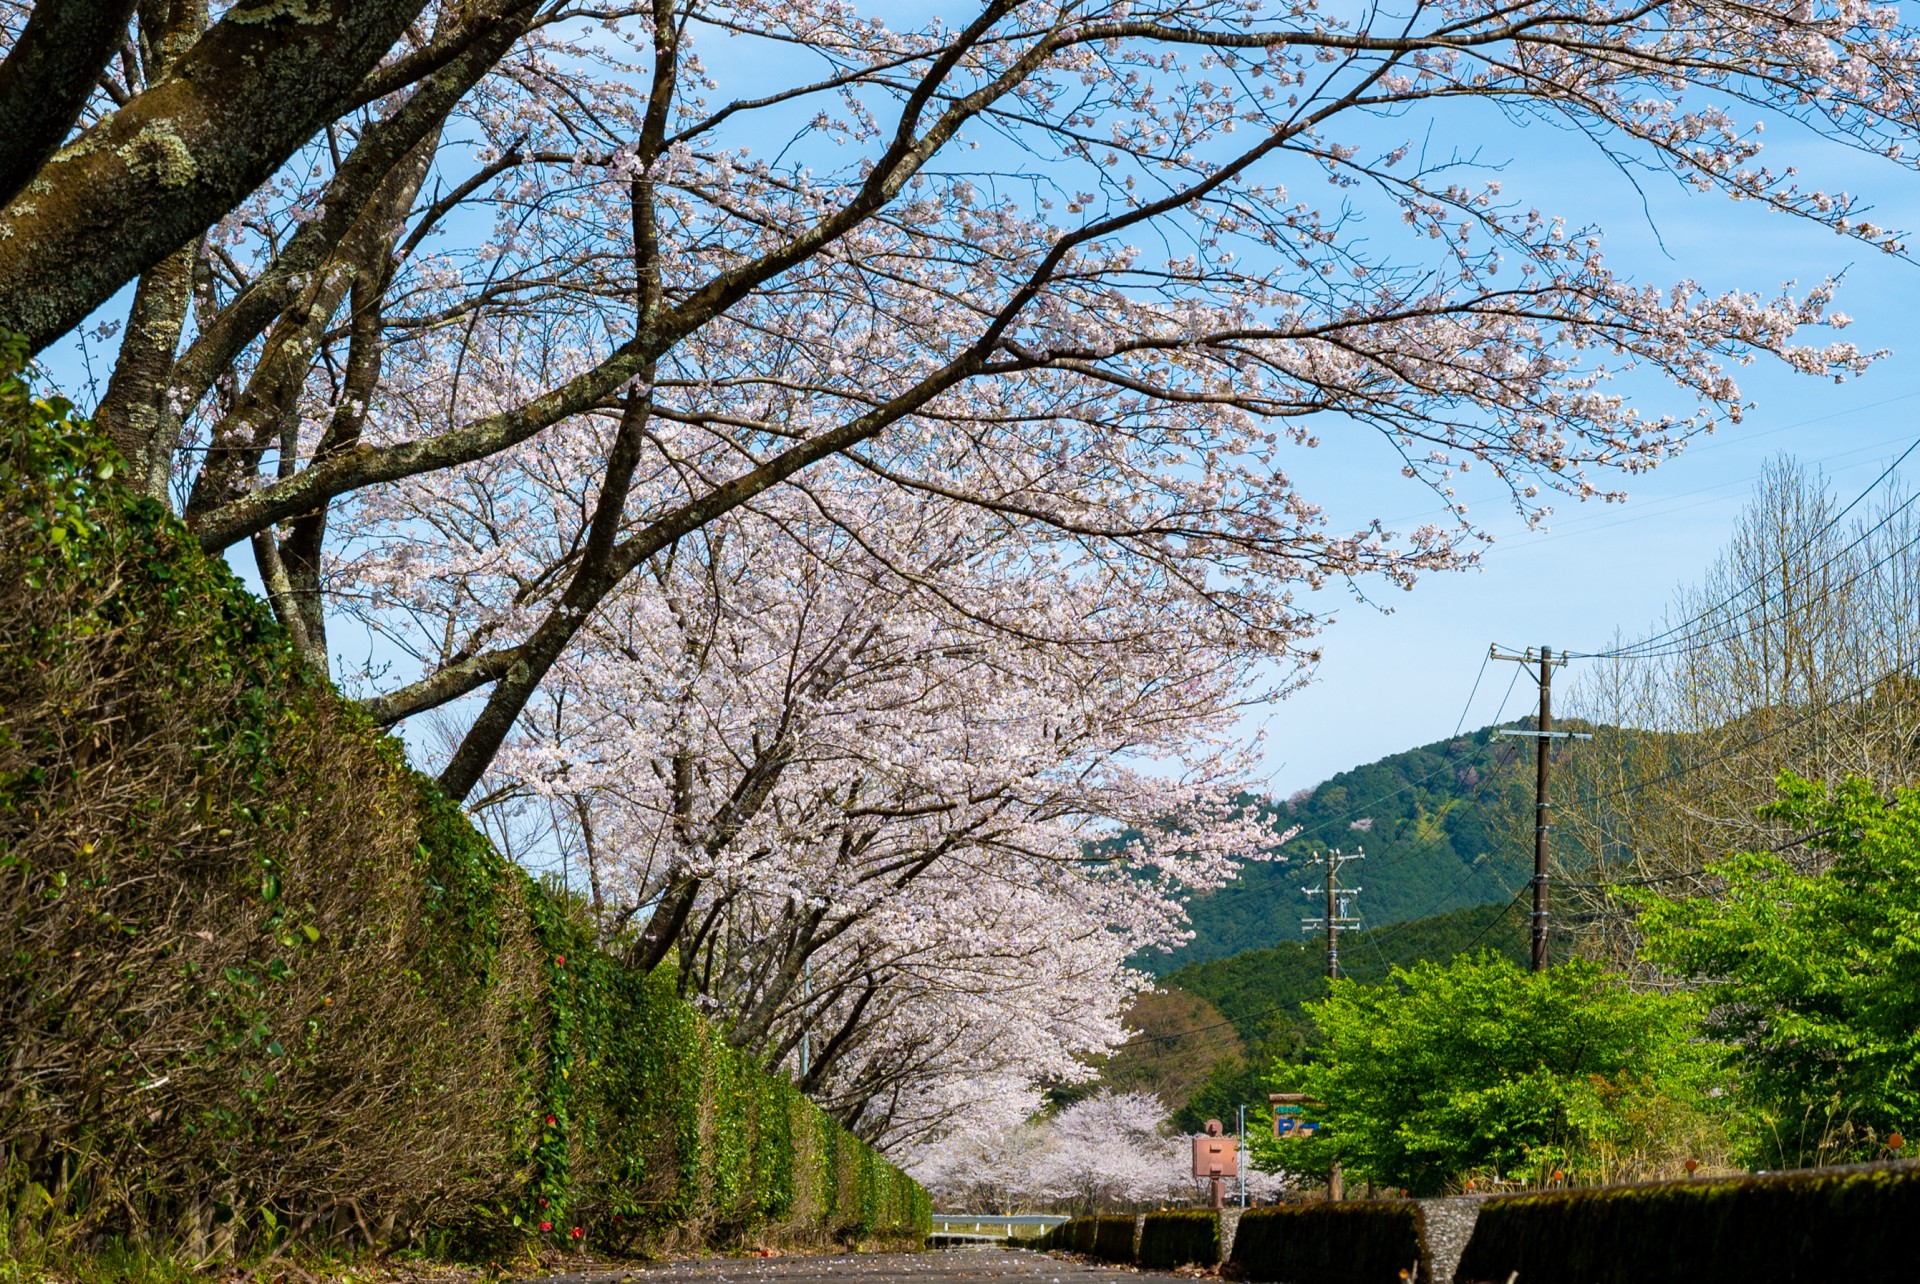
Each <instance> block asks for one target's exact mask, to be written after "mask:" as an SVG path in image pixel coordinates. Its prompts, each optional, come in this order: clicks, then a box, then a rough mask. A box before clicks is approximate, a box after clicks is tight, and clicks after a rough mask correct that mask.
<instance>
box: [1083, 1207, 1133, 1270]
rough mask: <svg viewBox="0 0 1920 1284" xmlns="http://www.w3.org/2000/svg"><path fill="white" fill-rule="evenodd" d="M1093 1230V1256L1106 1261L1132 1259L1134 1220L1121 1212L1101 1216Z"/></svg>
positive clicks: (1128, 1260)
mask: <svg viewBox="0 0 1920 1284" xmlns="http://www.w3.org/2000/svg"><path fill="white" fill-rule="evenodd" d="M1098 1221H1099V1224H1098V1225H1097V1226H1095V1227H1094V1230H1093V1248H1092V1249H1091V1250H1090V1251H1091V1252H1092V1254H1093V1256H1095V1257H1097V1258H1100V1259H1101V1260H1102V1261H1107V1262H1131V1261H1132V1260H1133V1251H1134V1250H1133V1239H1134V1234H1133V1233H1134V1230H1135V1226H1134V1220H1133V1218H1132V1217H1131V1216H1128V1215H1126V1214H1121V1215H1119V1216H1115V1217H1101V1218H1099V1219H1098Z"/></svg>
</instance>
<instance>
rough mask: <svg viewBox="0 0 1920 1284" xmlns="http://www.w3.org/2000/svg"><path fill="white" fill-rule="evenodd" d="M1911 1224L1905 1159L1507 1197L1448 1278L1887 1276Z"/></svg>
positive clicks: (1862, 1280)
mask: <svg viewBox="0 0 1920 1284" xmlns="http://www.w3.org/2000/svg"><path fill="white" fill-rule="evenodd" d="M1915 1226H1920V1169H1916V1167H1915V1166H1914V1165H1912V1164H1903V1165H1898V1166H1877V1167H1871V1168H1866V1167H1862V1168H1853V1169H1838V1170H1827V1171H1822V1172H1795V1173H1775V1174H1768V1175H1766V1176H1756V1177H1736V1178H1729V1179H1720V1180H1701V1181H1677V1182H1663V1183H1659V1184H1651V1185H1644V1186H1616V1187H1609V1188H1604V1189H1602V1188H1596V1189H1587V1190H1572V1191H1566V1192H1557V1193H1552V1194H1537V1195H1514V1196H1507V1197H1504V1198H1500V1199H1490V1200H1488V1201H1486V1203H1485V1204H1483V1205H1482V1206H1481V1209H1480V1220H1479V1222H1478V1223H1477V1224H1476V1225H1475V1227H1474V1230H1473V1238H1472V1239H1470V1240H1469V1241H1468V1242H1467V1250H1466V1253H1465V1254H1464V1255H1463V1256H1462V1257H1461V1260H1460V1266H1459V1269H1458V1270H1456V1271H1455V1273H1454V1278H1455V1279H1456V1280H1460V1281H1462V1284H1466V1282H1468V1281H1472V1282H1474V1284H1478V1282H1479V1281H1493V1282H1495V1284H1504V1281H1506V1280H1507V1279H1509V1278H1510V1277H1511V1275H1512V1273H1513V1272H1514V1271H1518V1272H1519V1273H1520V1278H1521V1279H1523V1280H1540V1281H1551V1280H1581V1281H1583V1282H1584V1284H1666V1282H1667V1281H1672V1282H1673V1284H1681V1281H1687V1282H1688V1284H1693V1282H1695V1281H1700V1280H1801V1281H1808V1282H1810V1284H1817V1282H1818V1281H1827V1280H1831V1281H1839V1280H1845V1281H1847V1282H1848V1284H1880V1282H1881V1281H1886V1282H1887V1284H1892V1282H1893V1281H1895V1280H1907V1279H1911V1278H1912V1275H1913V1228H1914V1227H1915ZM1242 1233H1243V1234H1244V1231H1243V1232H1242Z"/></svg>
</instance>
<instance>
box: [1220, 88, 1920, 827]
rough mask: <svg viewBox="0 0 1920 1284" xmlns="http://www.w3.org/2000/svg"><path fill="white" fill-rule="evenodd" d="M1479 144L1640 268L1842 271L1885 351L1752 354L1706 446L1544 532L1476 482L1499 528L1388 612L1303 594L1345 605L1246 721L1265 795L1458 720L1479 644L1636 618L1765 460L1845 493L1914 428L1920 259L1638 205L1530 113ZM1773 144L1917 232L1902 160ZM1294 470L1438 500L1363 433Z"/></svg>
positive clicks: (1482, 691) (1525, 696)
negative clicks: (1881, 354)
mask: <svg viewBox="0 0 1920 1284" xmlns="http://www.w3.org/2000/svg"><path fill="white" fill-rule="evenodd" d="M1783 132H1784V131H1783ZM1488 148H1489V150H1490V151H1495V152H1499V153H1501V154H1505V155H1510V156H1511V157H1512V158H1513V160H1512V163H1511V164H1510V165H1508V167H1507V168H1506V170H1505V172H1504V174H1503V178H1504V180H1505V183H1506V187H1507V189H1508V191H1510V192H1515V193H1517V194H1519V195H1521V197H1522V199H1525V200H1528V201H1530V202H1535V203H1538V204H1540V205H1541V206H1542V207H1543V208H1552V209H1553V210H1554V211H1555V212H1559V213H1565V214H1567V215H1568V216H1569V221H1570V222H1577V221H1579V220H1580V219H1581V218H1582V217H1590V218H1594V219H1596V220H1597V221H1599V222H1600V223H1601V224H1602V225H1603V227H1604V229H1605V231H1606V234H1607V239H1606V244H1607V247H1608V258H1609V262H1610V263H1611V264H1612V265H1613V267H1614V268H1615V270H1616V271H1620V272H1623V273H1625V274H1628V275H1631V276H1632V277H1634V278H1635V279H1637V280H1641V281H1652V282H1667V281H1672V280H1674V279H1677V278H1680V277H1692V278H1694V279H1697V280H1699V281H1701V282H1702V283H1703V284H1706V285H1709V286H1712V287H1716V288H1749V289H1753V290H1756V291H1760V292H1768V291H1771V290H1773V289H1775V288H1777V287H1778V286H1779V285H1780V284H1781V283H1782V282H1784V281H1788V280H1795V281H1798V282H1801V283H1803V284H1804V283H1807V282H1813V281H1818V280H1820V279H1822V278H1824V277H1826V276H1827V275H1829V274H1841V273H1844V274H1845V280H1844V283H1843V285H1842V288H1841V291H1840V296H1839V299H1838V302H1837V305H1836V306H1837V307H1838V310H1839V311H1842V312H1844V313H1847V314H1849V315H1851V316H1852V317H1854V318H1855V321H1854V324H1853V326H1852V327H1850V328H1849V329H1848V330H1846V331H1845V332H1844V335H1843V336H1842V337H1845V338H1849V339H1851V340H1853V341H1854V342H1856V343H1858V344H1859V345H1860V346H1861V347H1863V348H1868V349H1878V348H1887V349H1891V355H1889V356H1888V357H1887V358H1886V359H1884V360H1883V361H1881V362H1880V363H1879V364H1878V365H1877V366H1876V367H1875V368H1874V369H1873V370H1872V371H1871V372H1869V373H1868V374H1867V375H1866V376H1864V377H1862V378H1860V379H1857V380H1853V381H1850V382H1848V383H1846V384H1842V385H1835V384H1834V383H1832V382H1831V381H1830V380H1819V379H1812V378H1808V377H1806V376H1800V375H1793V374H1790V373H1788V372H1786V371H1784V370H1783V369H1781V368H1779V367H1778V366H1777V364H1776V365H1772V366H1768V365H1755V366H1752V367H1749V368H1747V369H1746V370H1744V371H1742V372H1740V376H1739V377H1740V382H1741V385H1742V389H1743V391H1745V392H1746V393H1747V395H1748V397H1749V399H1750V400H1751V401H1753V402H1754V403H1756V404H1755V405H1754V408H1753V409H1752V410H1751V411H1750V412H1749V413H1748V414H1747V416H1746V419H1745V422H1744V423H1742V424H1741V425H1739V426H1737V427H1732V428H1727V429H1723V430H1721V431H1720V432H1718V433H1716V434H1715V435H1713V436H1711V437H1703V438H1700V439H1698V440H1697V441H1696V442H1695V443H1694V444H1693V445H1692V446H1691V447H1690V448H1689V449H1688V450H1687V451H1686V452H1685V453H1684V454H1682V455H1681V456H1680V457H1679V458H1677V459H1675V460H1673V461H1671V462H1669V463H1667V464H1666V465H1664V466H1662V467H1661V468H1659V469H1657V470H1655V471H1654V472H1652V473H1650V474H1645V475H1643V476H1641V477H1639V478H1637V479H1625V485H1626V489H1627V490H1628V491H1629V495H1630V498H1629V500H1628V501H1627V502H1626V503H1625V504H1616V505H1602V504H1599V503H1587V504H1578V503H1573V502H1570V501H1566V502H1562V503H1561V504H1560V505H1559V506H1558V510H1557V512H1556V513H1555V515H1554V516H1553V518H1552V519H1550V521H1549V523H1548V526H1547V528H1546V529H1544V530H1542V531H1540V532H1528V531H1527V530H1526V529H1525V527H1524V525H1523V524H1522V523H1521V522H1520V521H1519V520H1518V519H1517V518H1515V517H1513V516H1511V514H1510V512H1509V511H1506V510H1503V509H1502V508H1501V506H1500V503H1499V501H1498V498H1497V497H1496V496H1493V495H1491V494H1483V495H1482V496H1481V497H1480V499H1479V502H1478V503H1477V504H1475V507H1474V513H1475V515H1476V516H1477V517H1479V518H1480V519H1482V520H1483V521H1484V522H1485V523H1486V526H1487V528H1488V529H1489V530H1490V531H1491V532H1492V533H1494V534H1495V535H1496V536H1497V537H1498V538H1497V541H1496V542H1495V544H1494V545H1493V546H1492V547H1491V548H1490V549H1488V550H1487V552H1486V554H1485V557H1484V565H1483V567H1482V568H1481V569H1480V570H1478V571H1469V572H1465V573H1460V574H1454V575H1446V576H1435V577H1430V578H1428V579H1427V580H1425V581H1423V582H1422V583H1421V584H1420V585H1418V586H1417V587H1416V588H1415V589H1414V590H1413V591H1412V592H1411V593H1402V592H1399V591H1397V590H1389V591H1387V593H1386V594H1385V595H1384V596H1381V595H1376V596H1375V599H1374V600H1375V602H1376V603H1377V604H1378V605H1379V606H1384V607H1390V608H1391V613H1390V614H1389V613H1383V612H1382V611H1381V610H1378V609H1376V608H1375V607H1373V606H1368V605H1365V604H1362V603H1358V602H1352V601H1345V602H1343V601H1341V600H1340V599H1341V598H1342V597H1344V596H1345V595H1346V594H1345V590H1344V589H1342V588H1330V589H1327V590H1324V591H1323V592H1321V593H1319V594H1316V595H1309V599H1310V603H1311V604H1312V605H1314V606H1316V607H1317V608H1319V609H1329V608H1336V607H1337V608H1338V619H1337V622H1336V623H1335V624H1334V625H1333V626H1332V627H1331V628H1329V629H1328V630H1327V631H1326V633H1325V634H1324V635H1323V638H1322V641H1323V644H1324V647H1325V654H1326V658H1325V661H1324V663H1323V664H1322V665H1321V666H1320V668H1319V670H1318V673H1317V675H1316V678H1315V681H1314V683H1313V685H1312V686H1310V687H1309V688H1307V689H1306V690H1304V691H1301V692H1299V693H1297V694H1295V695H1294V696H1292V697H1291V698H1289V699H1287V700H1285V701H1284V702H1281V703H1278V704H1275V705H1273V706H1270V707H1268V708H1266V709H1264V710H1261V711H1259V712H1257V713H1255V714H1253V715H1252V716H1250V717H1249V720H1248V721H1249V725H1250V726H1258V727H1262V728H1264V729H1265V731H1266V734H1267V737H1268V744H1267V748H1266V758H1265V767H1266V770H1267V772H1268V783H1269V785H1270V787H1271V789H1272V790H1273V791H1274V792H1275V793H1277V794H1281V795H1285V794H1287V793H1290V792H1292V791H1293V790H1295V789H1298V788H1302V787H1305V786H1307V785H1311V784H1314V783H1316V782H1318V781H1321V780H1324V779H1325V778H1326V777H1327V776H1329V775H1331V774H1333V773H1334V772H1336V771H1341V770H1344V769H1346V768H1349V767H1353V766H1356V765H1358V764H1361V763H1365V762H1370V761H1372V760H1374V759H1376V758H1379V757H1381V756H1383V755H1385V754H1389V753H1393V752H1395V751H1398V750H1401V749H1406V748H1410V747H1412V746H1415V745H1420V744H1426V743H1430V742H1432V741H1434V740H1438V739H1442V738H1444V737H1446V736H1448V735H1450V734H1452V732H1453V730H1454V727H1455V726H1456V725H1458V724H1459V723H1460V721H1461V716H1462V711H1463V709H1464V708H1465V706H1466V702H1467V696H1468V692H1469V690H1470V689H1471V688H1472V686H1473V683H1474V678H1475V674H1476V672H1477V671H1478V670H1479V668H1480V664H1481V659H1482V657H1484V656H1485V654H1486V651H1487V646H1488V644H1489V643H1491V642H1498V643H1500V644H1502V646H1503V647H1522V646H1533V645H1539V644H1542V643H1544V644H1548V645H1551V646H1553V647H1554V648H1555V649H1556V650H1559V649H1565V648H1572V649H1576V650H1579V649H1592V648H1597V647H1599V646H1601V645H1604V644H1605V643H1606V642H1607V641H1608V640H1609V639H1610V638H1611V637H1612V635H1613V633H1614V630H1615V629H1616V627H1618V628H1621V629H1624V630H1625V631H1627V632H1628V633H1629V634H1631V633H1633V632H1636V631H1639V630H1643V629H1644V628H1645V627H1646V626H1647V625H1648V624H1649V623H1650V622H1652V621H1653V620H1655V619H1656V618H1657V617H1658V616H1659V615H1660V613H1661V611H1662V609H1663V608H1664V606H1665V605H1666V603H1667V601H1668V600H1669V599H1670V597H1671V595H1672V593H1673V591H1674V590H1675V589H1676V588H1677V587H1679V586H1681V585H1683V584H1686V583H1688V582H1690V581H1692V580H1694V579H1696V578H1697V577H1698V576H1699V574H1700V573H1701V571H1703V570H1704V569H1705V568H1706V566H1707V565H1708V564H1709V563H1710V562H1711V561H1712V560H1713V557H1714V555H1715V553H1716V552H1717V551H1718V549H1719V548H1720V546H1721V544H1722V542H1723V541H1724V539H1725V538H1726V536H1727V534H1728V533H1729V531H1730V529H1731V526H1732V524H1733V521H1734V519H1735V517H1736V516H1737V514H1738V513H1739V510H1740V508H1741V505H1742V504H1743V503H1744V501H1745V500H1746V499H1747V498H1748V496H1749V494H1750V493H1751V490H1752V487H1753V484H1754V482H1755V481H1756V480H1757V477H1758V474H1759V473H1760V471H1761V469H1762V467H1763V466H1764V465H1765V464H1766V463H1767V461H1768V460H1770V459H1772V458H1774V457H1776V456H1778V455H1781V454H1791V455H1794V456H1796V457H1798V458H1799V459H1800V460H1802V461H1803V462H1806V463H1809V464H1818V465H1819V466H1820V467H1821V469H1822V470H1823V471H1824V472H1825V473H1826V474H1827V475H1828V477H1829V478H1831V480H1832V483H1833V487H1834V489H1835V491H1836V492H1838V493H1840V494H1842V495H1843V496H1845V497H1847V498H1851V497H1852V496H1853V495H1854V494H1855V493H1857V492H1858V491H1860V490H1861V489H1863V488H1865V487H1866V486H1868V485H1869V484H1870V483H1871V482H1872V481H1873V480H1874V479H1875V477H1876V476H1878V475H1879V473H1880V472H1881V470H1883V469H1884V468H1885V467H1886V466H1887V464H1889V463H1890V462H1891V461H1892V460H1893V459H1894V458H1895V457H1896V456H1898V455H1899V454H1900V452H1901V451H1903V450H1904V449H1905V448H1906V447H1907V446H1908V445H1909V444H1911V443H1912V442H1913V440H1914V439H1915V437H1916V436H1920V365H1916V360H1915V359H1916V357H1920V322H1916V319H1915V315H1914V308H1913V303H1912V301H1913V298H1914V296H1915V293H1916V290H1920V265H1915V264H1911V263H1906V262H1903V261H1900V260H1896V259H1892V258H1889V257H1886V256H1883V255H1875V254H1873V253H1872V252H1871V251H1867V250H1863V249H1862V248H1860V247H1858V246H1856V245H1854V244H1852V243H1850V242H1846V241H1843V240H1842V239H1841V238H1839V237H1837V236H1836V235H1834V234H1833V233H1832V232H1830V231H1824V230H1822V229H1820V228H1817V227H1813V226H1809V225H1804V224H1799V223H1796V222H1794V221H1791V220H1788V219H1785V218H1782V217H1779V216H1777V215H1768V214H1765V213H1763V212H1762V211H1760V210H1758V209H1756V208H1755V207H1753V206H1751V205H1739V204H1732V203H1729V202H1728V201H1726V200H1724V199H1722V198H1719V197H1714V196H1703V195H1693V194H1687V193H1683V192H1681V191H1679V190H1678V189H1677V188H1676V186H1675V185H1674V184H1673V183H1672V182H1671V180H1666V181H1661V180H1657V179H1655V180H1650V181H1646V182H1643V183H1642V185H1641V186H1642V191H1643V192H1644V194H1645V203H1644V206H1643V204H1642V198H1641V193H1639V192H1636V191H1635V190H1634V188H1633V186H1632V185H1631V184H1629V183H1628V181H1627V180H1626V179H1625V178H1624V177H1623V176H1621V175H1619V174H1618V173H1616V172H1614V171H1612V170H1610V169H1609V168H1608V167H1606V166H1605V165H1602V164H1599V163H1596V161H1595V158H1594V157H1593V155H1592V153H1591V152H1590V151H1585V150H1584V149H1583V148H1582V147H1581V146H1580V145H1578V144H1571V143H1569V142H1568V140H1567V137H1566V136H1565V135H1564V134H1562V133H1559V132H1557V131H1553V130H1549V129H1543V128H1541V127H1539V126H1534V127H1531V128H1528V129H1524V130H1521V129H1511V130H1507V131H1506V132H1504V133H1503V134H1502V135H1501V136H1500V137H1499V138H1498V139H1495V140H1489V142H1488ZM1766 158H1767V160H1768V161H1769V162H1770V163H1772V164H1774V165H1775V166H1776V167H1778V166H1780V165H1783V164H1787V163H1793V164H1798V165H1800V166H1801V167H1802V168H1803V170H1804V171H1806V172H1807V174H1808V175H1809V177H1813V178H1817V179H1819V180H1821V183H1822V185H1825V186H1828V187H1830V188H1842V189H1845V190H1848V191H1854V192H1860V193H1864V194H1866V195H1868V196H1869V197H1870V198H1871V199H1872V200H1873V202H1874V204H1875V206H1876V211H1875V214H1874V219H1875V221H1876V222H1880V223H1882V224H1888V225H1891V226H1894V227H1896V228H1899V229H1901V230H1903V231H1907V232H1909V233H1912V232H1914V231H1916V230H1920V178H1916V177H1915V176H1914V175H1912V174H1908V173H1903V172H1902V171H1900V170H1899V169H1897V168H1895V167H1894V166H1892V165H1889V164H1884V163H1879V162H1876V161H1874V160H1873V159H1872V158H1864V157H1860V156H1858V155H1856V154H1854V153H1852V152H1849V151H1847V150H1846V149H1844V148H1842V147H1840V146H1838V145H1835V144H1831V143H1826V142H1822V141H1820V140H1813V139H1805V138H1792V137H1788V138H1786V139H1784V140H1782V144H1780V145H1770V146H1769V148H1768V151H1767V157H1766ZM1813 338H1814V341H1816V342H1819V341H1823V340H1821V339H1820V338H1819V336H1813ZM1661 391H1662V390H1661V389H1659V388H1656V387H1651V386H1648V387H1640V388H1637V389H1636V390H1635V397H1636V400H1638V401H1639V402H1640V404H1641V405H1642V407H1643V409H1646V410H1647V411H1649V412H1653V411H1657V410H1661V409H1667V410H1673V411H1676V412H1680V413H1684V412H1686V411H1688V410H1690V409H1692V407H1691V406H1690V405H1689V404H1687V403H1686V402H1684V401H1682V400H1679V399H1677V398H1675V397H1673V396H1672V395H1671V394H1669V395H1667V396H1664V397H1663V396H1661V395H1660V394H1661ZM1329 435H1330V436H1331V435H1332V434H1329ZM1294 473H1295V475H1296V477H1298V478H1299V480H1300V481H1301V484H1302V486H1303V488H1311V493H1312V494H1313V496H1314V497H1315V498H1317V499H1319V500H1320V501H1321V502H1322V503H1324V504H1326V506H1327V507H1328V509H1329V511H1330V512H1332V513H1334V514H1336V515H1338V516H1340V517H1344V518H1349V519H1351V518H1357V517H1359V516H1360V515H1362V514H1378V515H1379V516H1381V517H1384V518H1388V519H1400V520H1402V521H1404V520H1405V519H1408V518H1412V517H1415V516H1416V515H1421V514H1424V515H1435V514H1436V513H1437V507H1436V506H1435V505H1433V504H1432V503H1431V502H1430V501H1429V500H1427V498H1426V497H1425V496H1424V495H1423V494H1422V493H1421V492H1420V491H1418V490H1417V489H1415V488H1413V487H1411V485H1410V484H1405V485H1402V486H1401V487H1400V488H1398V489H1397V490H1396V489H1395V486H1394V482H1393V478H1392V466H1391V461H1390V460H1388V459H1387V457H1386V456H1385V453H1384V448H1383V447H1378V448H1376V447H1375V446H1374V445H1373V443H1366V442H1354V443H1350V444H1347V445H1345V446H1344V447H1342V448H1339V449H1337V450H1335V451H1332V452H1329V455H1328V457H1327V458H1326V459H1324V460H1303V461H1302V462H1301V464H1300V465H1299V466H1298V467H1297V468H1295V469H1294ZM1339 524H1340V523H1339V522H1336V525H1339ZM1576 664H1577V662H1576ZM1514 667H1515V666H1512V665H1501V664H1496V665H1493V666H1491V667H1490V668H1489V670H1488V672H1487V674H1486V677H1485V680H1484V681H1482V682H1481V684H1480V688H1479V694H1478V696H1477V698H1476V699H1475V700H1474V703H1473V706H1472V708H1471V709H1470V710H1467V716H1466V719H1465V725H1466V726H1467V727H1468V728H1472V727H1475V726H1481V725H1484V724H1486V723H1488V722H1490V721H1492V720H1493V719H1494V715H1495V713H1496V711H1497V708H1498V706H1499V703H1500V699H1501V696H1502V694H1503V693H1504V692H1506V691H1507V690H1508V689H1509V683H1510V682H1511V681H1512V679H1513V676H1514V675H1513V672H1512V671H1513V669H1514ZM1532 690H1533V689H1532V684H1531V683H1529V682H1527V681H1525V680H1524V679H1522V681H1521V683H1520V685H1519V686H1518V687H1517V688H1514V689H1513V697H1512V700H1511V702H1510V703H1509V704H1508V706H1507V716H1508V717H1513V716H1515V715H1516V714H1518V713H1520V712H1523V711H1524V710H1525V709H1526V708H1527V707H1528V705H1529V702H1530V701H1531V700H1532V699H1533V698H1534V697H1533V694H1532Z"/></svg>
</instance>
